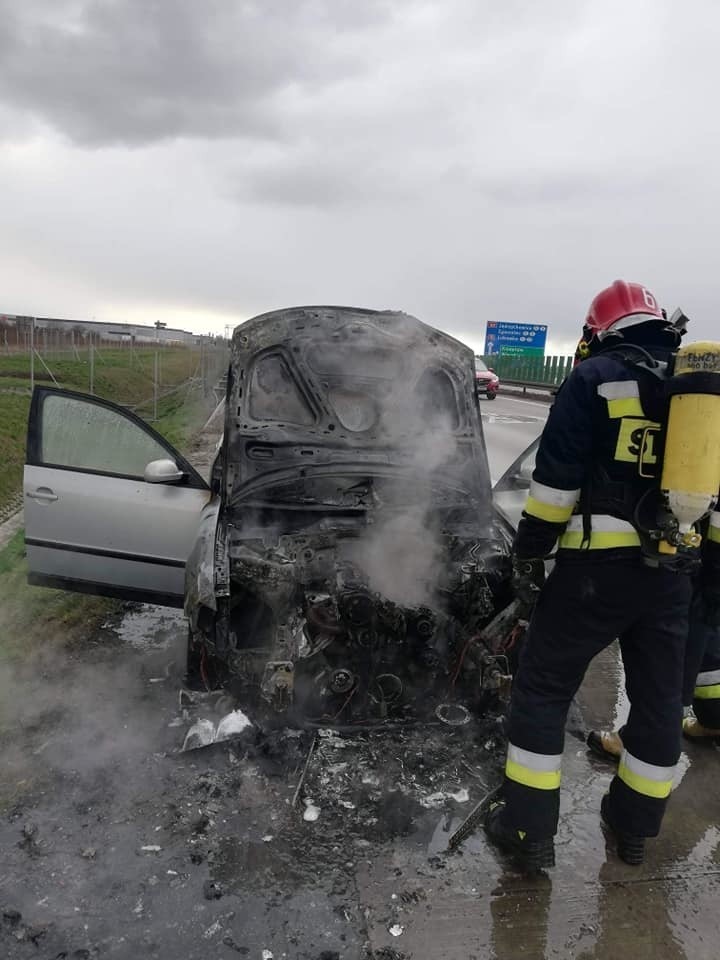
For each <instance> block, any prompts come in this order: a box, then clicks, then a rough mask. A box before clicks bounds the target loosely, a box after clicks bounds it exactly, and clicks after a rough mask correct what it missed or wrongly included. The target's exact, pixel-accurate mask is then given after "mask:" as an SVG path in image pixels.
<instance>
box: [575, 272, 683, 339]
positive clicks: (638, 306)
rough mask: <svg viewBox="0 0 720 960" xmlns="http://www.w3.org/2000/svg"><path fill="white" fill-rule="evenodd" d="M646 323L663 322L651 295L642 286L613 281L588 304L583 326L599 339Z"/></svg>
mask: <svg viewBox="0 0 720 960" xmlns="http://www.w3.org/2000/svg"><path fill="white" fill-rule="evenodd" d="M648 320H660V321H661V322H663V321H665V317H664V315H663V312H662V310H661V309H660V306H659V305H658V302H657V300H656V299H655V297H654V296H653V294H652V293H650V291H649V290H648V288H647V287H644V286H643V285H642V284H641V283H628V282H627V280H616V281H615V282H614V283H613V284H611V285H610V286H609V287H606V288H605V289H604V290H601V291H600V293H599V294H598V295H597V296H596V297H595V299H594V300H593V302H592V303H591V304H590V309H589V310H588V315H587V320H586V321H585V324H586V326H587V327H589V328H590V330H591V331H592V333H593V334H594V335H595V336H596V337H597V338H598V339H599V340H602V339H603V338H604V337H606V336H607V335H608V334H609V333H615V331H617V330H621V329H623V327H632V326H634V325H635V324H637V323H647V321H648ZM665 322H666V321H665Z"/></svg>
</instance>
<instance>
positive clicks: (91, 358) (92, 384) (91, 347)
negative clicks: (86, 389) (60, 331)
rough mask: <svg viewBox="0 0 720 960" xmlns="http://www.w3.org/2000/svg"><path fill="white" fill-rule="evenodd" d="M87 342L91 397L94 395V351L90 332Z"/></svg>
mask: <svg viewBox="0 0 720 960" xmlns="http://www.w3.org/2000/svg"><path fill="white" fill-rule="evenodd" d="M88 340H89V343H90V395H91V396H92V395H93V394H94V393H95V350H94V348H93V335H92V330H91V331H90V333H89V334H88Z"/></svg>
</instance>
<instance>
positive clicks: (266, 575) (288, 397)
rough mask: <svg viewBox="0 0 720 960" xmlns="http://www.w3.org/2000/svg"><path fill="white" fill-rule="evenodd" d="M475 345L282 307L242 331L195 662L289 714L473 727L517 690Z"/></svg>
mask: <svg viewBox="0 0 720 960" xmlns="http://www.w3.org/2000/svg"><path fill="white" fill-rule="evenodd" d="M473 363H474V358H473V353H472V351H471V350H470V349H469V348H468V347H466V346H464V345H463V344H461V343H459V342H458V341H456V340H454V339H453V338H451V337H448V336H446V335H445V334H442V333H440V332H439V331H437V330H435V329H433V328H431V327H428V326H426V325H425V324H423V323H421V322H420V321H418V320H416V319H415V318H413V317H409V316H407V315H405V314H398V313H390V312H385V313H376V312H373V311H363V310H356V309H350V308H336V307H319V308H297V309H293V310H284V311H278V312H276V313H272V314H266V315H264V316H263V317H259V318H256V319H255V320H250V321H248V322H247V323H245V324H243V325H241V326H240V327H238V328H237V329H236V331H235V334H234V337H233V345H232V363H231V368H230V375H229V378H228V393H227V408H226V421H225V432H224V437H223V442H222V448H221V451H220V454H219V463H218V464H217V465H216V475H217V476H218V477H219V483H218V490H217V493H218V501H219V502H218V505H217V519H216V523H215V529H214V535H213V537H212V538H211V537H210V536H208V537H207V538H206V540H207V543H206V553H207V554H208V556H209V557H210V559H209V560H208V559H207V557H206V558H205V569H207V566H208V563H212V569H213V578H212V581H213V596H212V598H210V597H209V596H208V591H207V589H206V591H205V594H204V595H203V593H202V590H199V589H198V588H197V587H195V589H194V592H192V586H193V582H194V581H197V580H198V579H199V576H198V572H199V570H200V569H201V568H202V567H203V558H202V557H196V558H195V560H194V561H193V559H192V558H191V564H190V570H189V578H188V596H189V597H191V600H190V601H189V604H188V608H187V610H188V613H189V616H190V621H191V643H190V650H189V668H190V669H191V670H192V669H195V672H196V673H197V674H198V675H199V678H200V680H201V682H202V684H203V685H204V686H205V687H208V688H209V687H212V686H215V685H221V686H223V687H224V688H225V689H229V690H230V691H231V692H232V693H233V694H234V695H235V696H237V697H238V698H239V699H240V700H241V702H242V703H243V704H245V705H247V706H249V707H252V708H253V709H254V711H262V712H264V713H266V714H267V715H268V717H270V718H272V717H273V716H275V717H277V718H278V721H279V722H282V723H287V722H296V723H301V724H306V725H307V724H310V725H313V724H317V725H319V726H327V725H333V726H338V727H349V728H353V729H356V728H357V726H358V725H371V726H372V725H375V724H378V723H379V724H387V723H392V722H405V721H408V720H412V719H417V718H420V717H427V716H432V715H433V714H435V715H436V716H437V718H439V719H440V720H443V721H444V722H446V723H451V724H462V723H464V722H466V721H467V720H468V719H469V718H470V715H471V714H475V715H478V714H480V713H483V712H486V711H487V710H488V709H490V708H491V707H492V705H493V704H495V703H496V702H497V699H498V697H499V695H500V694H501V693H503V691H504V690H505V689H506V688H507V685H508V680H509V676H508V675H509V669H510V668H509V664H508V657H507V656H506V654H505V652H504V651H503V650H500V649H498V647H497V645H495V644H494V643H493V642H491V641H490V640H489V639H487V638H484V637H483V629H484V628H485V627H486V625H487V624H488V623H489V622H490V621H492V620H493V618H494V617H495V616H496V615H497V614H498V612H499V611H501V610H503V609H504V608H505V607H506V606H507V605H508V604H509V602H510V600H511V597H510V593H509V580H510V561H509V549H508V533H507V531H506V530H505V529H503V527H502V526H501V525H500V524H499V522H498V520H497V519H496V517H495V515H494V511H493V507H492V499H491V491H490V481H489V471H488V465H487V457H486V451H485V447H484V442H483V437H482V427H481V420H480V414H479V409H478V403H477V398H476V396H475V391H474V366H473Z"/></svg>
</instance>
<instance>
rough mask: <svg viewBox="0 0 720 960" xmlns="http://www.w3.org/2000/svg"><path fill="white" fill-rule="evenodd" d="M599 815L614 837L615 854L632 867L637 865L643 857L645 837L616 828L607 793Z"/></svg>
mask: <svg viewBox="0 0 720 960" xmlns="http://www.w3.org/2000/svg"><path fill="white" fill-rule="evenodd" d="M600 816H601V817H602V820H603V823H604V824H605V826H606V827H607V828H608V829H609V830H610V831H611V833H612V834H613V835H614V837H615V843H616V847H617V855H618V856H619V857H620V859H621V860H624V861H625V863H629V864H630V865H631V866H633V867H637V866H639V865H640V864H641V863H642V862H643V860H644V859H645V837H635V836H632V835H631V834H628V833H623V832H622V831H621V830H618V828H617V827H616V826H615V821H614V819H613V815H612V812H611V810H610V796H609V794H607V793H606V794H605V796H604V797H603V798H602V802H601V804H600Z"/></svg>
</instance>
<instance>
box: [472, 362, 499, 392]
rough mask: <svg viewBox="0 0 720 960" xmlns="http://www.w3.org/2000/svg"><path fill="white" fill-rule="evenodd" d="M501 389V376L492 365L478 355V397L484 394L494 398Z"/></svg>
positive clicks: (476, 379) (476, 370)
mask: <svg viewBox="0 0 720 960" xmlns="http://www.w3.org/2000/svg"><path fill="white" fill-rule="evenodd" d="M499 389H500V378H499V377H498V375H497V374H496V373H495V371H494V370H491V369H490V367H487V366H486V365H485V363H484V361H483V360H482V359H481V358H480V357H478V356H476V357H475V390H476V392H477V395H478V397H480V396H482V395H483V394H484V395H485V396H486V397H487V398H488V400H494V399H495V397H496V396H497V392H498V390H499Z"/></svg>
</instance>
